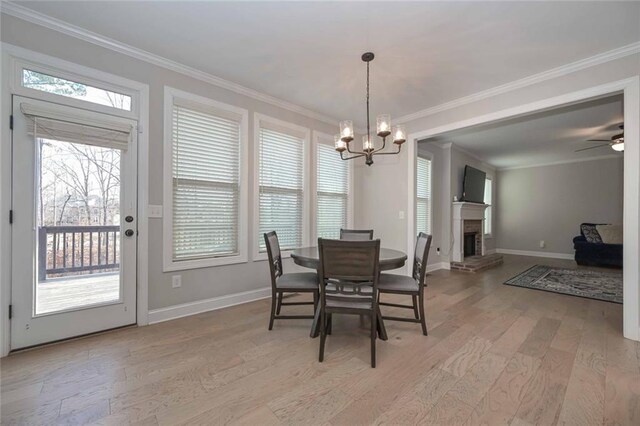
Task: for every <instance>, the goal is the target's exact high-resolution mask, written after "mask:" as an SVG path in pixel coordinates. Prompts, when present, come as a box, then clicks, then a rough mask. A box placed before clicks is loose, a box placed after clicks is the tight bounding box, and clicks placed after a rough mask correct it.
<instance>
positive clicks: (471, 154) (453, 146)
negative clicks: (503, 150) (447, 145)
mask: <svg viewBox="0 0 640 426" xmlns="http://www.w3.org/2000/svg"><path fill="white" fill-rule="evenodd" d="M451 147H452V148H453V149H454V150H456V151H458V152H461V153H463V154H465V155H468V156H469V157H471V158H473V159H474V160H476V161H479V162H480V163H481V164H482V165H483V166H484V167H486V168H487V169H489V170H491V171H493V172H495V171H496V167H495V166H492V165H491V164H489V163H487V160H485V159H484V158H480V157H478V156H477V155H476V154H474V153H472V152H470V151H467V150H466V149H464V148H462V147H460V146H458V145H456V144H455V143H453V142H452V143H451Z"/></svg>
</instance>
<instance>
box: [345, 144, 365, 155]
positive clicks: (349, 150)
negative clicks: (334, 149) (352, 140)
mask: <svg viewBox="0 0 640 426" xmlns="http://www.w3.org/2000/svg"><path fill="white" fill-rule="evenodd" d="M347 152H348V153H349V154H360V155H366V153H364V152H362V151H351V148H349V144H347Z"/></svg>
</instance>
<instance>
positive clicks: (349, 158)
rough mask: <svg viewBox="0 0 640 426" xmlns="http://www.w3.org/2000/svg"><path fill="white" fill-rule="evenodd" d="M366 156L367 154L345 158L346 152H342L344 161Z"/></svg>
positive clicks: (341, 155)
mask: <svg viewBox="0 0 640 426" xmlns="http://www.w3.org/2000/svg"><path fill="white" fill-rule="evenodd" d="M364 156H365V154H358V155H352V156H351V157H345V156H344V152H340V158H342V159H343V160H353V159H354V158H360V157H364Z"/></svg>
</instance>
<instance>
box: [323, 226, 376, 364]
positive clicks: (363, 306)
mask: <svg viewBox="0 0 640 426" xmlns="http://www.w3.org/2000/svg"><path fill="white" fill-rule="evenodd" d="M318 251H319V255H320V266H319V269H318V276H319V278H320V354H319V360H320V362H322V361H323V360H324V346H325V341H326V338H327V334H328V326H329V321H328V318H329V316H331V315H333V314H351V315H368V316H369V317H370V318H371V367H375V366H376V337H377V334H378V330H377V329H378V327H377V325H378V323H377V321H378V298H377V287H378V276H379V272H380V262H379V261H380V240H373V241H344V240H327V239H323V238H319V239H318Z"/></svg>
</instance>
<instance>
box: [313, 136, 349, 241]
mask: <svg viewBox="0 0 640 426" xmlns="http://www.w3.org/2000/svg"><path fill="white" fill-rule="evenodd" d="M316 146H317V151H316V154H317V155H316V167H317V174H316V200H317V202H316V231H317V232H316V233H317V236H318V237H321V238H334V239H337V238H340V228H348V223H349V222H348V216H349V182H350V170H349V169H350V166H349V163H348V162H347V161H344V160H342V159H341V158H340V155H339V154H338V153H337V152H336V150H335V149H334V147H333V145H327V144H324V143H321V142H319V141H318V143H317V144H316Z"/></svg>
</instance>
